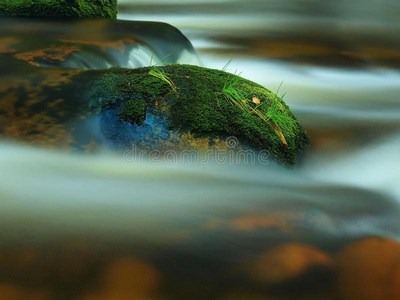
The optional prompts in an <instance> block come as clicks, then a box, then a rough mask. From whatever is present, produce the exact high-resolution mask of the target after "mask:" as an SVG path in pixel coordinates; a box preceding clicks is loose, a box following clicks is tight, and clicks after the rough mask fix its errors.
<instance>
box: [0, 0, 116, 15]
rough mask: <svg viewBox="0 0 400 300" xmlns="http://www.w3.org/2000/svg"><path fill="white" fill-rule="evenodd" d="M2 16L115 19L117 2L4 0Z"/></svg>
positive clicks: (97, 0) (0, 9)
mask: <svg viewBox="0 0 400 300" xmlns="http://www.w3.org/2000/svg"><path fill="white" fill-rule="evenodd" d="M0 16H12V17H50V18H111V19H115V18H116V17H117V0H35V1H31V0H2V1H1V2H0Z"/></svg>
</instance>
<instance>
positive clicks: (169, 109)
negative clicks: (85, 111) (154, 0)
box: [90, 65, 309, 165]
mask: <svg viewBox="0 0 400 300" xmlns="http://www.w3.org/2000/svg"><path fill="white" fill-rule="evenodd" d="M90 98H91V106H92V107H94V108H95V109H96V110H98V111H100V112H101V115H102V116H103V117H102V131H103V133H104V134H105V137H106V139H108V140H112V143H113V144H115V145H120V146H122V147H126V146H128V145H129V144H133V145H142V146H143V145H147V146H149V147H150V148H151V149H159V150H160V149H171V148H173V149H179V148H180V147H181V146H182V142H183V144H188V142H187V141H188V137H190V141H193V140H197V141H199V140H200V141H202V143H204V141H206V143H209V145H215V142H216V141H217V143H218V141H226V139H227V138H228V137H232V136H234V137H235V138H237V139H238V141H240V142H241V143H243V145H246V146H249V147H251V148H252V149H255V150H266V151H268V152H269V153H270V154H272V155H273V156H274V157H276V158H278V159H279V160H280V161H282V162H283V163H284V164H286V165H294V164H295V161H296V158H297V156H298V154H299V153H300V151H301V150H303V149H304V148H305V147H306V146H307V145H308V143H309V138H308V135H307V133H306V131H305V129H304V128H303V127H302V126H301V125H300V124H299V122H298V121H297V119H296V118H295V116H294V115H293V114H292V113H291V111H290V110H289V108H288V106H287V105H286V104H285V103H284V102H283V100H282V99H281V98H279V97H278V96H277V95H275V94H274V93H272V92H271V91H269V90H267V89H266V88H264V87H262V86H260V85H258V84H256V83H254V82H251V81H249V80H246V79H243V78H241V77H239V76H236V75H233V74H230V73H227V72H224V71H220V70H212V69H207V68H202V67H197V66H191V65H169V66H165V67H148V68H140V69H134V70H125V69H118V70H110V71H106V73H103V74H102V75H101V77H100V78H99V79H98V80H97V81H96V82H95V83H94V89H93V90H92V92H91V97H90ZM184 148H185V147H184ZM194 148H196V146H194Z"/></svg>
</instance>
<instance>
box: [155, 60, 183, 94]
mask: <svg viewBox="0 0 400 300" xmlns="http://www.w3.org/2000/svg"><path fill="white" fill-rule="evenodd" d="M168 56H169V55H167V56H166V57H164V58H163V60H162V61H163V63H165V59H166V58H167V57H168ZM153 58H154V52H153V54H152V55H151V60H150V71H149V75H150V76H154V77H157V78H159V79H161V80H162V81H164V82H166V83H168V85H169V86H170V87H171V89H172V90H173V91H174V92H175V93H177V89H176V85H175V83H174V82H173V81H172V79H171V78H169V77H168V75H167V74H166V73H165V71H164V70H163V69H161V68H160V67H159V66H158V65H157V64H154V65H153Z"/></svg>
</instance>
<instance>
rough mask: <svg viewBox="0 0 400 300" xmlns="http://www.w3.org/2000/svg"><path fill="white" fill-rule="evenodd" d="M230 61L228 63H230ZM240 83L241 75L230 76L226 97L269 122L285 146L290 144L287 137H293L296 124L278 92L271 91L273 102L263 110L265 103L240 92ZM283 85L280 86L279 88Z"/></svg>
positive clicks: (226, 85)
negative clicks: (255, 103)
mask: <svg viewBox="0 0 400 300" xmlns="http://www.w3.org/2000/svg"><path fill="white" fill-rule="evenodd" d="M229 63H230V62H229ZM229 63H228V64H227V65H229ZM224 68H225V67H224ZM225 69H226V68H225ZM239 83H240V77H238V76H232V75H231V76H229V77H228V79H227V80H226V81H225V82H224V86H223V88H222V94H223V95H224V96H225V98H227V99H228V100H229V101H230V102H231V103H232V104H234V105H236V106H238V107H239V108H240V109H241V110H243V111H245V112H248V113H250V114H254V115H256V116H257V117H259V118H260V119H261V120H263V121H264V122H265V123H267V124H268V126H270V127H271V129H272V130H273V131H274V132H275V133H276V134H277V136H278V137H279V138H280V140H281V141H282V143H283V144H284V145H285V146H288V142H287V138H293V136H294V133H293V132H294V129H295V127H296V124H295V123H294V121H293V118H292V117H291V116H290V115H288V114H287V113H286V112H287V109H286V108H285V107H284V105H283V104H282V102H281V100H280V99H279V97H278V96H277V95H276V94H273V93H271V94H272V95H271V99H270V101H271V103H270V105H269V107H268V109H267V111H266V112H263V111H261V110H260V109H259V107H260V106H261V105H263V103H261V102H260V103H259V104H257V105H254V103H253V101H252V100H249V95H244V94H243V93H241V92H240V90H239V88H238V87H239ZM281 85H282V83H281ZM281 85H280V86H279V89H280V87H281ZM279 89H278V92H279ZM278 92H277V93H278Z"/></svg>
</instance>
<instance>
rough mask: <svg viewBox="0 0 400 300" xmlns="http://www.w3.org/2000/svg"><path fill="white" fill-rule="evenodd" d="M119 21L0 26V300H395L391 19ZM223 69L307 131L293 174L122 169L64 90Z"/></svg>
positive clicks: (233, 166) (332, 7) (216, 7)
mask: <svg viewBox="0 0 400 300" xmlns="http://www.w3.org/2000/svg"><path fill="white" fill-rule="evenodd" d="M119 19H120V20H117V21H55V20H47V21H46V20H28V19H7V18H2V19H0V66H1V70H2V72H1V73H0V126H1V128H0V133H1V137H2V138H1V143H0V224H1V228H2V230H1V231H0V299H8V300H9V299H12V300H13V299H82V300H86V299H96V300H99V299H116V300H117V299H118V300H120V299H121V300H125V299H130V300H131V299H132V300H136V299H137V300H142V299H143V300H144V299H146V300H148V299H207V300H210V299H221V300H229V299H243V300H247V299H249V300H251V299H256V300H257V299H363V300H364V299H399V298H398V297H400V291H399V288H398V286H399V281H398V279H399V278H400V277H399V275H398V274H400V269H399V268H395V267H393V266H398V263H399V258H400V254H398V253H400V252H399V251H400V250H399V249H400V247H399V246H398V244H397V242H396V241H397V240H399V239H400V187H399V184H398V183H399V181H400V99H399V97H400V96H399V95H400V72H399V70H400V21H399V20H400V5H399V4H398V3H396V2H395V1H389V0H387V1H386V0H385V1H373V0H369V1H334V2H329V3H327V2H326V1H318V0H316V1H300V0H299V1H289V0H285V1H274V0H268V1H262V0H251V1H235V0H221V1H216V0H215V1H211V0H210V1H178V0H174V1H173V0H169V1H156V0H153V1H142V2H141V1H135V3H133V1H128V0H120V14H119ZM133 20H134V21H133ZM145 21H146V22H145ZM153 21H161V22H167V23H170V24H172V25H173V26H175V27H177V28H178V29H179V30H180V31H182V32H183V34H182V33H181V32H180V31H179V30H178V29H176V28H175V27H173V26H170V25H168V24H163V23H155V22H153ZM192 45H193V46H192ZM231 58H232V59H233V60H232V62H231V64H230V65H229V67H228V71H230V72H232V73H234V72H241V75H242V76H243V77H245V78H248V79H251V80H254V81H256V82H257V83H260V84H262V85H264V86H265V87H267V88H268V89H270V90H272V91H274V92H275V91H279V95H282V94H285V96H284V100H285V101H286V103H287V104H288V105H289V106H290V108H291V109H292V111H293V112H294V114H295V115H296V116H297V117H298V119H299V120H300V122H301V124H303V125H304V126H305V128H306V129H307V131H308V132H309V134H310V138H311V145H310V147H309V149H307V150H306V151H305V153H303V154H302V156H301V157H300V158H299V161H298V164H297V166H296V167H295V168H294V169H287V168H285V167H282V166H279V165H276V164H274V163H273V162H272V161H268V160H264V161H262V162H256V163H249V162H248V163H229V162H228V161H225V162H223V163H221V161H218V160H211V161H208V162H207V163H195V164H193V163H192V164H190V163H171V162H168V161H158V160H157V161H149V160H144V161H131V160H128V159H127V158H126V156H124V155H121V153H119V152H118V153H117V152H113V151H112V150H110V149H108V148H107V147H100V149H99V147H98V146H97V147H94V146H93V145H92V143H91V141H92V140H93V139H97V140H99V139H100V140H101V136H102V132H101V128H100V127H99V123H98V120H96V117H95V116H90V115H86V112H85V109H84V108H83V107H84V105H85V101H87V94H85V92H84V91H83V90H80V89H79V88H78V89H76V88H72V87H68V85H67V87H66V88H63V87H62V84H65V83H68V82H70V81H71V80H72V77H73V76H74V75H75V74H78V73H79V72H82V71H83V70H88V69H99V70H101V69H105V68H110V67H124V68H136V67H142V66H147V65H149V64H150V61H153V62H155V63H162V62H163V61H165V60H167V61H168V62H170V63H187V64H197V65H203V66H206V67H210V68H216V69H222V68H223V67H224V65H226V63H227V62H228V61H229V60H230V59H231ZM80 91H81V93H80ZM99 136H100V138H99ZM235 142H236V141H235ZM94 148H95V150H96V151H93V149H94ZM377 237H378V238H385V239H383V240H382V239H378V238H377ZM382 245H383V246H382ZM392 249H394V250H392ZM391 251H392V252H391ZM393 251H394V252H395V253H397V254H396V255H394V254H393V255H392V254H391V253H393ZM382 257H385V259H384V261H383V262H382V261H381V259H382ZM371 260H372V261H376V265H374V264H371ZM389 265H390V266H389ZM385 266H387V267H385ZM393 268H395V269H393ZM389 269H390V271H388V270H389ZM364 274H367V275H364ZM396 274H397V275H396ZM374 276H375V277H374ZM379 276H381V277H379ZM385 276H388V277H385ZM396 276H397V277H396ZM392 277H393V278H394V279H392ZM382 278H384V279H382ZM396 280H397V281H396ZM13 297H14V298H13Z"/></svg>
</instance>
